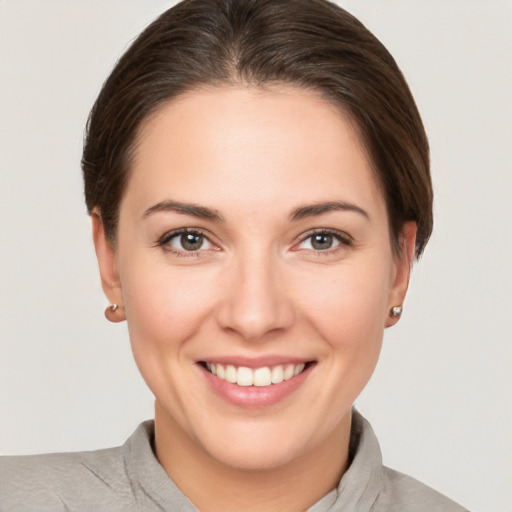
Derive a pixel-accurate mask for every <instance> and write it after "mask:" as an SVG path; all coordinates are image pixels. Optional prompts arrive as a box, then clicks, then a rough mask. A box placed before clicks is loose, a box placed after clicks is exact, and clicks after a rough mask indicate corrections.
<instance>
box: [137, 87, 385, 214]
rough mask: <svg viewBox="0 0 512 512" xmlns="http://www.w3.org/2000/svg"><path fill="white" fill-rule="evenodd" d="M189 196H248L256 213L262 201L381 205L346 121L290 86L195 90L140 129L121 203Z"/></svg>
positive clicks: (319, 100) (312, 94)
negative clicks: (345, 200)
mask: <svg viewBox="0 0 512 512" xmlns="http://www.w3.org/2000/svg"><path fill="white" fill-rule="evenodd" d="M192 190H193V191H194V194H195V201H196V202H201V203H205V202H206V203H208V204H212V203H214V202H222V201H231V202H236V201H237V197H240V198H241V197H243V198H244V200H243V201H244V202H247V199H248V197H247V196H248V195H249V196H250V199H251V201H252V203H253V204H254V205H255V206H256V207H257V205H258V201H260V204H264V203H266V202H268V200H269V198H273V199H274V200H279V202H280V203H281V204H283V203H284V202H285V200H288V199H289V200H290V201H295V202H296V203H305V202H308V201H311V200H326V199H333V196H337V195H352V196H357V197H359V199H360V200H362V201H364V202H365V203H375V202H377V203H382V198H381V194H380V192H379V190H378V186H377V184H376V182H375V179H374V176H373V172H372V171H371V166H370V164H369V160H368V158H367V154H366V151H365V148H364V144H363V143H362V141H361V138H360V135H359V133H358V130H357V128H356V126H355V124H354V122H353V121H352V120H351V118H350V117H349V116H348V115H347V114H346V113H344V112H343V111H342V110H341V109H339V108H337V107H336V106H334V105H333V104H332V103H331V102H329V101H327V100H325V99H322V98H321V97H320V96H319V95H318V94H317V93H315V92H313V91H309V90H303V89H298V88H295V87H291V86H282V87H279V88H277V87H276V88H272V89H257V88H250V87H229V88H228V87H224V88H209V89H200V90H194V91H192V92H189V93H186V94H183V95H182V96H180V97H178V98H176V99H174V100H172V101H170V102H169V103H167V104H165V105H164V106H163V107H161V108H160V109H159V110H158V111H157V112H156V113H155V114H153V115H152V116H151V117H150V118H149V119H148V120H147V121H146V122H145V123H144V124H143V125H142V126H141V129H140V131H139V134H138V140H137V144H136V150H135V152H134V155H133V160H132V166H131V176H130V180H129V184H128V190H127V195H129V194H130V193H131V191H132V192H133V191H137V195H138V196H139V199H142V198H143V196H144V201H145V202H151V201H154V202H157V200H162V199H165V198H163V197H162V196H163V195H165V194H172V195H173V196H175V195H176V194H181V193H183V194H185V195H187V194H190V193H191V192H192ZM313 196H314V197H313ZM180 199H181V198H180ZM183 199H187V200H190V199H192V198H190V197H185V198H183ZM215 206H217V205H215ZM141 207H142V206H141Z"/></svg>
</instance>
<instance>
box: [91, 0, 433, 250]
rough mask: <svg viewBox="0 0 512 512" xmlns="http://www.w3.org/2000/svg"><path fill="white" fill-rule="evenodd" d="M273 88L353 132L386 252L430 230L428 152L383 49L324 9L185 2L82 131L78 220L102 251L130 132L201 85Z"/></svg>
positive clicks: (124, 65)
mask: <svg viewBox="0 0 512 512" xmlns="http://www.w3.org/2000/svg"><path fill="white" fill-rule="evenodd" d="M272 82H279V83H289V84H294V85H298V86H300V87H304V88H308V89H314V90H316V91H318V92H319V93H320V94H321V95H322V96H323V97H326V98H328V99H329V100H330V101H332V102H333V103H334V104H335V105H338V106H340V107H341V108H342V109H343V110H344V111H345V112H348V113H349V114H350V115H351V117H352V118H353V119H354V120H355V121H356V123H357V125H358V127H359V130H360V133H361V136H362V138H363V140H364V143H365V144H366V147H367V150H368V152H369V155H370V159H371V162H372V165H373V168H374V171H375V173H376V176H377V179H378V181H379V183H380V185H381V187H382V190H383V193H384V196H385V200H386V204H387V208H388V213H389V219H390V232H391V236H392V241H393V245H394V247H395V248H398V247H399V243H398V240H399V236H400V233H401V230H402V227H403V224H404V222H406V221H409V220H412V221H415V222H416V223H417V225H418V235H417V241H416V254H417V256H419V255H420V254H421V252H422V251H423V248H424V246H425V244H426V243H427V241H428V239H429V236H430V233H431V231H432V185H431V180H430V170H429V150H428V141H427V137H426V135H425V131H424V128H423V124H422V122H421V118H420V115H419V113H418V110H417V108H416V105H415V103H414V99H413V97H412V95H411V92H410V90H409V88H408V86H407V83H406V81H405V79H404V77H403V75H402V73H401V72H400V70H399V68H398V66H397V64H396V62H395V61H394V59H393V57H392V56H391V55H390V54H389V52H388V51H387V50H386V49H385V48H384V46H383V45H382V44H381V43H380V42H379V41H378V40H377V38H376V37H375V36H373V34H371V33H370V32H369V31H368V30H367V29H366V28H365V27H364V25H362V24H361V23H360V22H359V21H358V20H357V19H356V18H354V17H353V16H352V15H350V14H349V13H347V12H346V11H344V10H343V9H341V8H340V7H338V6H336V5H335V4H333V3H331V2H328V1H326V0H184V1H183V2H181V3H179V4H177V5H176V6H174V7H172V8H171V9H169V10H168V11H166V12H164V13H163V14H162V15H161V16H160V17H159V18H157V19H156V20H155V21H154V22H153V23H152V24H151V25H149V26H148V27H147V28H146V29H145V30H144V32H142V34H140V36H139V37H138V38H137V39H136V40H135V41H134V43H133V44H132V45H131V47H130V48H129V49H128V50H127V51H126V53H125V54H124V55H123V56H122V57H121V59H120V60H119V62H118V63H117V65H116V66H115V68H114V70H113V71H112V73H111V75H110V76H109V78H108V79H107V81H106V82H105V84H104V85H103V88H102V90H101V92H100V94H99V96H98V99H97V100H96V103H95V104H94V107H93V109H92V111H91V114H90V116H89V121H88V124H87V133H86V139H85V145H84V152H83V159H82V169H83V174H84V182H85V198H86V204H87V208H88V211H89V213H91V211H92V209H93V208H94V207H99V208H100V210H101V215H102V220H103V223H104V227H105V232H106V235H107V237H108V239H109V240H110V241H111V243H112V244H115V240H116V228H117V219H118V210H119V205H120V201H121V199H122V196H123V192H124V190H125V187H126V184H127V181H128V177H129V167H130V160H131V153H132V149H133V145H134V142H135V139H136V136H137V132H138V129H139V127H140V126H141V123H142V122H143V121H144V120H145V119H147V117H148V116H149V115H150V114H152V113H153V112H155V111H156V110H157V109H158V108H159V107H160V106H162V105H163V104H164V103H165V102H167V101H169V100H170V99H172V98H174V97H176V96H178V95H179V94H181V93H183V92H185V91H189V90H191V89H193V88H197V87H199V86H203V85H232V84H241V83H242V84H247V85H251V86H256V87H257V86H262V85H264V84H268V83H272Z"/></svg>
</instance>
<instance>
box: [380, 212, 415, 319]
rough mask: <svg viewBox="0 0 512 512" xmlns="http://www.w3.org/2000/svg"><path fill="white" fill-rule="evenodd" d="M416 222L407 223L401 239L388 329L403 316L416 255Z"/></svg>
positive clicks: (389, 305) (390, 294) (391, 291)
mask: <svg viewBox="0 0 512 512" xmlns="http://www.w3.org/2000/svg"><path fill="white" fill-rule="evenodd" d="M417 231H418V226H417V225H416V222H412V221H411V222H406V223H405V224H404V226H403V229H402V234H401V239H400V244H401V246H400V252H399V253H398V254H397V255H396V271H395V275H394V282H393V284H392V287H391V290H390V293H389V299H388V312H389V314H388V317H387V319H386V327H391V326H392V325H395V324H396V323H397V322H398V321H399V320H400V317H401V315H402V311H403V302H404V300H405V296H406V294H407V288H408V286H409V277H410V275H411V268H412V264H413V261H414V256H415V253H416V233H417Z"/></svg>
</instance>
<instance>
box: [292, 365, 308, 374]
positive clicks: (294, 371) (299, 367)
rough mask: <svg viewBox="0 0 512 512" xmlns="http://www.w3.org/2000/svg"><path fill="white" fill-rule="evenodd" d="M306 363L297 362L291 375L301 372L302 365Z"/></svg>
mask: <svg viewBox="0 0 512 512" xmlns="http://www.w3.org/2000/svg"><path fill="white" fill-rule="evenodd" d="M305 366H306V365H305V364H298V365H297V366H296V367H295V368H294V369H293V375H299V373H301V372H302V370H304V367H305Z"/></svg>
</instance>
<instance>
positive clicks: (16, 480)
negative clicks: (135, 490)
mask: <svg viewBox="0 0 512 512" xmlns="http://www.w3.org/2000/svg"><path fill="white" fill-rule="evenodd" d="M0 481H1V493H0V511H2V512H3V511H9V512H22V511H34V510H38V511H41V512H44V511H46V510H48V511H50V510H51V511H52V512H53V511H60V510H62V511H70V510H78V509H80V510H84V509H85V510H89V509H90V510H94V509H95V506H96V505H97V504H98V503H100V502H101V504H102V506H103V507H105V505H106V504H108V503H109V501H112V505H113V506H112V508H111V509H110V510H112V511H115V510H121V509H120V508H119V503H121V502H123V503H124V504H126V501H127V500H126V499H123V498H128V495H129V494H130V492H129V491H130V486H129V481H128V477H127V475H126V471H125V469H124V457H123V448H122V447H119V448H111V449H107V450H97V451H91V452H78V453H56V454H45V455H25V456H8V457H0ZM86 503H87V505H86V506H85V507H84V505H85V504H86ZM77 505H80V507H78V506H77ZM123 510H129V509H128V508H127V507H126V506H125V507H123Z"/></svg>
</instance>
